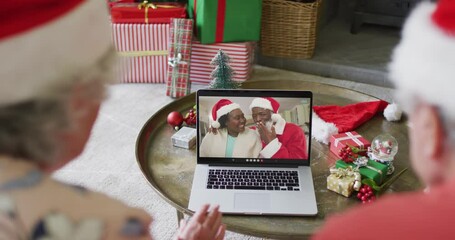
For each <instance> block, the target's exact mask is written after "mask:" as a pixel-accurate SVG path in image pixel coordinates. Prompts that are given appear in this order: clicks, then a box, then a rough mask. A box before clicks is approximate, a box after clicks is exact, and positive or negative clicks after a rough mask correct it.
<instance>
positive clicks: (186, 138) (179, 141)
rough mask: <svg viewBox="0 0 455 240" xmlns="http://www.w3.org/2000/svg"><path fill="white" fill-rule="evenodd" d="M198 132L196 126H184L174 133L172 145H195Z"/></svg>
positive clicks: (187, 147) (188, 147)
mask: <svg viewBox="0 0 455 240" xmlns="http://www.w3.org/2000/svg"><path fill="white" fill-rule="evenodd" d="M196 132H197V131H196V129H195V128H189V127H182V128H181V129H180V130H179V131H178V132H176V133H174V135H172V137H171V139H172V145H174V146H175V147H180V148H186V149H190V148H192V147H194V145H195V144H196Z"/></svg>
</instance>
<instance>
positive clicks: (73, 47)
mask: <svg viewBox="0 0 455 240" xmlns="http://www.w3.org/2000/svg"><path fill="white" fill-rule="evenodd" d="M0 26H1V27H0V58H2V59H3V60H2V61H1V63H2V64H1V65H0V86H1V88H0V106H6V105H10V104H15V103H19V102H22V101H26V100H30V99H33V98H34V97H37V96H39V94H40V93H42V92H43V91H46V90H47V88H48V87H49V86H50V85H52V84H55V83H57V82H62V81H72V80H73V78H74V76H75V75H77V74H79V73H80V72H82V71H84V70H87V69H89V68H90V67H92V66H93V65H94V63H96V62H97V61H99V60H100V59H101V58H103V57H104V56H106V55H107V53H108V52H109V51H112V40H111V38H112V33H111V27H110V25H109V16H108V13H107V5H106V1H102V0H87V1H82V0H65V1H62V0H30V1H2V17H1V18H0ZM87 43H88V44H87Z"/></svg>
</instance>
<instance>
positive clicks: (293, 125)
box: [284, 122, 303, 132]
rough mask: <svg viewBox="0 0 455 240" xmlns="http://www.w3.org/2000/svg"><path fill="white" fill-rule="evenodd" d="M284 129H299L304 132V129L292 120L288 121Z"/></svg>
mask: <svg viewBox="0 0 455 240" xmlns="http://www.w3.org/2000/svg"><path fill="white" fill-rule="evenodd" d="M284 131H298V132H303V129H302V128H301V127H300V126H299V125H297V124H295V123H291V122H286V126H285V127H284Z"/></svg>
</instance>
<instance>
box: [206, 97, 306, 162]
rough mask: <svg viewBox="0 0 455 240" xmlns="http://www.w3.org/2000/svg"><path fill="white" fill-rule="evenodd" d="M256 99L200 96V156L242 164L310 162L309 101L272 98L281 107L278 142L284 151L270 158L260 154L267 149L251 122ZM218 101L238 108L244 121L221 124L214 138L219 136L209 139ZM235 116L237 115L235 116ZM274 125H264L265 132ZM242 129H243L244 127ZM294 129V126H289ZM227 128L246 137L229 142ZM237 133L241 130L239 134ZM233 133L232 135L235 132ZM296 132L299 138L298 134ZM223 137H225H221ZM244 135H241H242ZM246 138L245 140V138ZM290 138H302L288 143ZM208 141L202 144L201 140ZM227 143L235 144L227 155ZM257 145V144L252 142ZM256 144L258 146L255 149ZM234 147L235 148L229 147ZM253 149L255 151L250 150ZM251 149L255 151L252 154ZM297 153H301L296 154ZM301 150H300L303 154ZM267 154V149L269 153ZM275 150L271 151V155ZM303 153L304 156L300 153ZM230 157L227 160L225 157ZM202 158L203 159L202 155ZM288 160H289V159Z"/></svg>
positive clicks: (279, 111)
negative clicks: (266, 127) (229, 103)
mask: <svg viewBox="0 0 455 240" xmlns="http://www.w3.org/2000/svg"><path fill="white" fill-rule="evenodd" d="M255 98H257V97H243V96H242V97H238V96H199V97H198V148H199V154H200V155H199V156H200V157H207V158H238V159H242V160H243V161H247V162H248V161H251V162H268V161H271V160H273V161H274V162H277V161H279V160H283V161H289V160H291V161H292V160H299V161H302V160H304V161H305V160H308V158H309V147H310V136H309V135H310V126H311V122H310V121H311V117H310V116H311V99H310V98H297V97H273V98H274V99H275V100H277V102H279V104H280V107H279V110H278V114H279V115H280V116H281V119H283V120H284V121H285V127H284V129H285V130H284V132H283V133H282V134H281V135H280V134H277V139H278V140H282V141H280V142H283V143H282V144H281V145H282V147H284V148H285V149H280V152H277V153H276V154H275V155H273V156H271V157H264V156H263V155H262V154H261V151H262V150H263V149H264V148H265V147H266V146H267V145H266V144H265V143H264V142H263V141H262V140H261V137H260V134H259V131H258V126H257V125H256V122H255V120H254V119H253V114H252V111H251V109H250V104H251V103H252V101H253V100H254V99H255ZM220 99H228V100H230V101H231V102H233V103H236V104H238V105H239V106H240V110H241V113H242V114H243V118H244V119H243V120H239V118H238V119H234V120H232V122H230V124H227V123H226V124H224V125H225V126H224V127H223V128H221V127H220V128H219V129H216V134H218V136H210V134H213V133H212V132H213V127H212V126H211V122H212V120H211V119H212V117H211V116H212V108H213V106H214V105H215V104H216V103H217V102H218V101H219V100H220ZM235 113H236V114H237V115H238V114H239V111H236V112H235ZM274 124H278V123H274V122H273V121H271V122H270V123H268V124H267V126H268V129H269V130H270V126H272V125H273V126H275V125H274ZM227 125H228V126H227ZM243 125H244V126H243ZM290 125H293V126H290ZM228 127H231V129H234V130H236V131H242V130H243V129H245V130H244V131H248V134H246V133H245V134H243V135H240V134H239V135H238V136H237V137H234V139H235V140H232V137H231V138H229V139H230V140H229V139H228V136H227V134H226V133H227V132H228ZM239 129H240V130H239ZM286 129H288V130H289V129H292V130H293V132H292V133H293V134H289V132H287V131H286ZM234 130H233V131H234ZM297 132H298V134H297ZM223 133H224V135H223ZM242 133H244V132H242ZM251 133H254V134H256V135H255V136H258V137H257V138H253V137H251V136H252V135H251ZM244 135H248V137H245V138H243V137H244ZM293 135H298V136H301V138H299V139H296V140H295V141H292V142H287V144H285V143H286V141H287V140H289V139H290V138H292V137H294V136H293ZM206 137H208V138H207V139H209V140H210V141H208V140H207V139H206V140H205V141H204V138H206ZM228 141H235V144H231V145H230V146H231V147H230V151H229V150H226V149H227V148H229V147H227V146H228V145H229V144H228ZM254 141H258V142H256V143H255V142H254ZM295 142H298V143H304V144H302V146H301V147H300V148H299V146H295V144H294V145H292V144H293V143H295ZM255 144H257V145H255ZM258 145H259V146H260V150H259V151H260V152H259V154H257V149H256V148H257V146H258ZM232 146H234V147H232ZM252 146H254V147H252ZM252 148H255V149H254V150H252ZM294 149H298V150H295V151H300V152H299V153H296V152H294V153H292V151H294ZM299 149H300V150H299ZM302 149H303V150H302ZM269 150H270V149H269ZM274 150H276V149H275V148H272V153H273V152H274ZM286 151H288V153H285V154H282V153H283V152H286ZM302 151H303V152H304V153H302ZM229 152H230V153H231V155H230V156H226V154H228V155H229ZM204 154H205V155H204ZM290 156H291V157H290Z"/></svg>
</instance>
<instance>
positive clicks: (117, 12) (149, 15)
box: [110, 1, 187, 24]
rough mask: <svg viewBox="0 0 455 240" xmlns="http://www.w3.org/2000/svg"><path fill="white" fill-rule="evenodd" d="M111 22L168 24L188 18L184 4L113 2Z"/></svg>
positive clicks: (111, 4)
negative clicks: (173, 19) (175, 19)
mask: <svg viewBox="0 0 455 240" xmlns="http://www.w3.org/2000/svg"><path fill="white" fill-rule="evenodd" d="M110 6H111V21H112V22H113V23H145V24H151V23H154V24H156V23H166V24H169V23H170V22H171V19H172V18H186V17H187V10H186V4H184V3H156V2H155V3H152V2H149V1H142V2H141V3H135V2H132V1H131V2H124V1H121V2H111V3H110Z"/></svg>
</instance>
